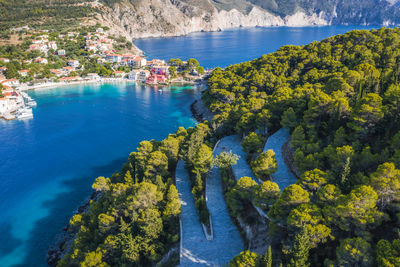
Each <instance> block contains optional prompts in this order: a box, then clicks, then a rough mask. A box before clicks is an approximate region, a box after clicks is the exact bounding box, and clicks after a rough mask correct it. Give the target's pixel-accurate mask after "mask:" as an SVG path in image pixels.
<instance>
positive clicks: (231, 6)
mask: <svg viewBox="0 0 400 267" xmlns="http://www.w3.org/2000/svg"><path fill="white" fill-rule="evenodd" d="M389 1H390V2H389ZM105 2H107V0H105ZM396 3H397V0H387V1H386V0H113V2H112V3H111V4H110V3H108V4H104V5H102V6H101V7H100V12H99V14H98V20H100V22H101V23H102V24H105V25H108V26H110V28H111V30H112V31H113V32H115V34H119V35H121V34H122V35H125V36H127V37H130V38H145V37H160V36H179V35H185V34H188V33H191V32H198V31H219V30H224V29H228V28H236V27H255V26H307V25H327V24H376V25H397V24H399V23H400V12H399V8H398V7H397V5H398V3H397V4H396Z"/></svg>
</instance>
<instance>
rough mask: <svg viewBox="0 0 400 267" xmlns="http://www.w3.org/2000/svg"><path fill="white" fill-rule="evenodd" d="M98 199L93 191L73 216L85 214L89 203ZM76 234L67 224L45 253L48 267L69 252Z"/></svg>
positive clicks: (97, 193)
mask: <svg viewBox="0 0 400 267" xmlns="http://www.w3.org/2000/svg"><path fill="white" fill-rule="evenodd" d="M99 197H100V193H99V192H96V191H94V192H93V193H92V194H91V196H90V198H89V199H88V200H87V201H85V202H84V203H83V204H82V205H81V206H79V207H78V209H77V211H76V212H75V213H74V214H79V213H85V212H87V211H88V209H89V207H90V202H91V201H92V200H93V201H97V200H98V198H99ZM75 236H76V233H72V232H71V231H70V225H69V224H67V225H66V226H65V227H64V228H63V230H62V233H61V234H60V236H59V237H58V238H57V240H56V241H55V243H54V245H53V246H52V247H50V248H49V250H48V252H47V257H46V262H47V264H48V265H50V266H56V265H57V263H58V261H60V260H61V259H62V258H63V257H64V256H65V254H66V253H67V252H68V251H69V249H70V247H71V245H72V242H73V241H74V240H75Z"/></svg>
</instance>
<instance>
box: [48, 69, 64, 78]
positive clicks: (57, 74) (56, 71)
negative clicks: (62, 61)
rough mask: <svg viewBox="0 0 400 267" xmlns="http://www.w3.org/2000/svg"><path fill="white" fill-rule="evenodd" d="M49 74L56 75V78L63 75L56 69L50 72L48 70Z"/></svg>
mask: <svg viewBox="0 0 400 267" xmlns="http://www.w3.org/2000/svg"><path fill="white" fill-rule="evenodd" d="M50 73H51V74H54V75H56V76H57V77H61V76H63V74H64V72H63V71H61V70H57V69H51V70H50Z"/></svg>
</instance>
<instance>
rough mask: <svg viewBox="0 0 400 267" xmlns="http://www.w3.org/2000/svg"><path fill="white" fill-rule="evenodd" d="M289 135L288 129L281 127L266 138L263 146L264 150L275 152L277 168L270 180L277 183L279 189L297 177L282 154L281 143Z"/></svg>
mask: <svg viewBox="0 0 400 267" xmlns="http://www.w3.org/2000/svg"><path fill="white" fill-rule="evenodd" d="M289 137H290V133H289V131H288V130H287V129H285V128H281V129H280V130H278V131H277V132H276V133H274V134H273V135H271V136H270V137H269V138H268V140H267V143H266V144H265V147H264V152H265V151H267V150H269V149H272V150H273V151H274V152H275V158H276V160H277V162H278V170H277V171H276V172H275V173H273V174H272V180H273V181H274V182H275V183H277V184H278V185H279V188H280V189H281V190H283V189H285V188H286V187H288V186H289V185H291V184H295V183H296V182H297V178H296V177H295V176H294V175H293V173H291V172H290V170H289V168H288V166H287V165H286V163H285V160H284V159H283V154H282V148H283V145H284V144H285V143H286V142H287V140H288V139H289Z"/></svg>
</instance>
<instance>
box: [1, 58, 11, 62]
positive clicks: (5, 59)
mask: <svg viewBox="0 0 400 267" xmlns="http://www.w3.org/2000/svg"><path fill="white" fill-rule="evenodd" d="M0 61H1V62H3V63H10V60H9V59H8V58H0Z"/></svg>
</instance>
